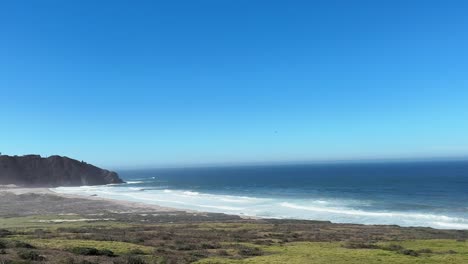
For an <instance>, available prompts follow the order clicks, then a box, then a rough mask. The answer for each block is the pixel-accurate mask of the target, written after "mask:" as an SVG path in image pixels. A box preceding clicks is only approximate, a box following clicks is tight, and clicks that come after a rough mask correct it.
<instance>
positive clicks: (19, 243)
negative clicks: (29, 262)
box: [15, 241, 36, 248]
mask: <svg viewBox="0 0 468 264" xmlns="http://www.w3.org/2000/svg"><path fill="white" fill-rule="evenodd" d="M15 247H17V248H36V247H34V246H33V245H31V244H29V243H26V242H23V241H15Z"/></svg>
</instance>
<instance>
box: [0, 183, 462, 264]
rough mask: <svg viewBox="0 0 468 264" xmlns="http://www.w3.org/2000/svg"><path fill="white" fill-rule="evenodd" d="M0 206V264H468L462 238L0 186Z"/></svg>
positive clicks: (452, 232)
mask: <svg viewBox="0 0 468 264" xmlns="http://www.w3.org/2000/svg"><path fill="white" fill-rule="evenodd" d="M0 200H1V201H2V202H1V203H0V245H1V246H3V247H6V250H4V251H2V252H4V253H2V254H3V255H2V254H0V261H9V260H18V259H19V258H21V256H23V255H22V253H24V252H29V253H28V254H32V255H34V254H39V255H37V256H40V258H42V259H45V260H47V262H48V261H49V260H50V261H52V262H51V263H109V264H115V263H133V262H129V260H131V259H139V260H141V261H139V262H136V263H148V264H149V263H197V264H202V263H205V264H207V263H210V264H213V263H220V264H221V263H223V264H227V263H229V264H233V263H235V264H245V263H301V264H302V263H311V261H312V260H313V262H314V263H343V264H344V263H374V262H372V260H374V259H376V258H378V259H382V261H383V262H382V263H394V261H397V260H398V261H397V263H405V264H406V263H408V264H409V263H415V262H414V260H415V257H418V260H421V261H425V260H430V261H431V262H424V263H465V262H466V261H468V257H467V256H468V250H465V248H468V242H467V241H468V230H447V229H434V228H430V227H400V226H396V225H364V224H344V223H332V222H330V221H313V220H293V219H266V218H259V219H253V218H242V217H240V216H236V215H228V214H222V213H208V212H198V211H197V212H195V211H183V210H178V209H173V208H167V207H161V206H154V205H147V204H140V203H135V202H128V201H120V200H112V199H107V198H102V197H96V196H82V195H69V194H57V193H54V192H52V191H51V190H49V189H48V188H21V187H13V186H9V187H1V188H0ZM24 246H26V247H28V248H26V249H24V248H21V247H24ZM84 249H85V250H94V252H97V253H96V254H97V255H87V253H86V252H88V251H83V250H84ZM101 251H102V254H100V253H99V252H101ZM104 253H105V254H106V255H104ZM291 254H293V255H291ZM356 257H358V261H359V262H355V260H356ZM447 258H449V259H450V261H445V262H440V260H441V259H444V260H446V259H447ZM83 261H88V262H83ZM7 263H8V262H7ZM418 263H421V262H418Z"/></svg>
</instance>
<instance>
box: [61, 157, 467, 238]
mask: <svg viewBox="0 0 468 264" xmlns="http://www.w3.org/2000/svg"><path fill="white" fill-rule="evenodd" d="M119 174H120V176H121V177H122V178H123V179H124V180H126V181H127V183H126V184H118V185H106V186H82V187H60V188H54V189H52V190H53V191H56V192H60V193H73V194H82V195H92V194H96V195H98V196H101V197H107V198H114V199H121V200H129V201H137V202H143V203H148V204H158V205H162V206H169V207H174V208H180V209H192V210H200V211H208V212H220V213H228V214H237V215H247V216H256V217H267V218H293V219H313V220H329V221H332V222H335V223H357V224H396V225H401V226H427V227H434V228H444V229H468V161H439V162H436V161H431V162H400V163H396V162H389V163H368V164H359V163H350V164H309V165H271V166H239V167H217V168H215V167H213V168H183V169H153V170H134V171H120V172H119Z"/></svg>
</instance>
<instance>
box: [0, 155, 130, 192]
mask: <svg viewBox="0 0 468 264" xmlns="http://www.w3.org/2000/svg"><path fill="white" fill-rule="evenodd" d="M122 182H123V181H122V180H121V179H120V178H119V176H118V175H117V173H115V172H113V171H108V170H104V169H101V168H98V167H96V166H93V165H91V164H88V163H86V162H83V161H81V162H80V161H78V160H74V159H70V158H68V157H61V156H50V157H48V158H43V157H41V156H39V155H25V156H7V155H0V184H15V185H21V186H81V185H103V184H111V183H122Z"/></svg>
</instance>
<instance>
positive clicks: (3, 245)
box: [0, 240, 7, 249]
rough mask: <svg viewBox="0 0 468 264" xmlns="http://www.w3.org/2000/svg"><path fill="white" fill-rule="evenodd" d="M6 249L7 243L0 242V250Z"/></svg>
mask: <svg viewBox="0 0 468 264" xmlns="http://www.w3.org/2000/svg"><path fill="white" fill-rule="evenodd" d="M4 248H7V243H6V242H5V241H2V240H0V249H4Z"/></svg>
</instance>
